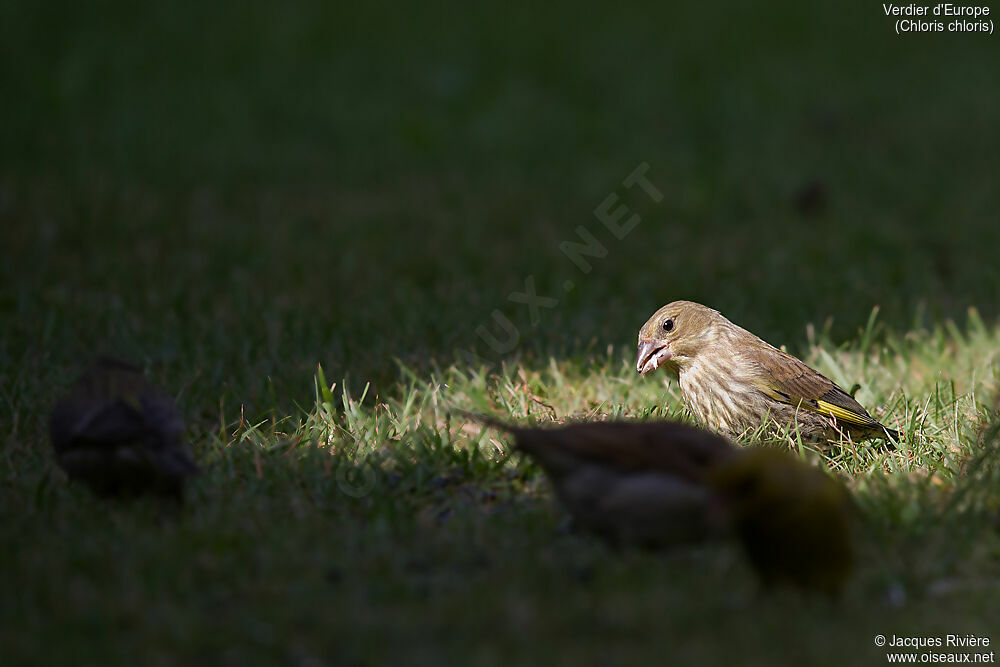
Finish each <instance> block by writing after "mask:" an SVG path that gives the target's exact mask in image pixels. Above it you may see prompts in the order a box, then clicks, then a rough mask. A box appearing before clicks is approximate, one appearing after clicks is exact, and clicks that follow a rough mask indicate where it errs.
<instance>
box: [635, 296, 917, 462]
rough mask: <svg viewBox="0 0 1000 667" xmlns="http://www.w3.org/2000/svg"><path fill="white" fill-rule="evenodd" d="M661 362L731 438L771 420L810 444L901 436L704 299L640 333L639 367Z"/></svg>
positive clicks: (672, 308) (665, 312)
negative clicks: (843, 439)
mask: <svg viewBox="0 0 1000 667" xmlns="http://www.w3.org/2000/svg"><path fill="white" fill-rule="evenodd" d="M660 367H662V368H664V369H666V370H667V371H668V372H669V373H670V374H671V375H672V376H673V377H675V378H677V379H678V380H679V383H680V388H681V397H682V398H683V399H684V404H685V405H686V406H687V407H688V408H689V409H690V410H691V412H693V413H694V415H695V417H697V419H698V420H699V421H700V422H701V423H702V424H704V425H705V426H707V427H709V428H711V429H713V430H715V431H718V432H719V433H722V434H724V435H727V436H730V437H739V436H741V435H744V434H745V433H747V432H750V431H753V430H755V429H757V428H759V427H760V426H761V424H764V423H766V422H767V421H768V420H769V419H770V420H773V423H775V424H779V425H782V426H788V427H792V428H795V429H797V430H798V433H799V434H800V435H801V436H802V438H803V439H805V440H808V441H818V440H824V439H825V440H830V441H836V440H839V439H840V438H842V437H844V436H847V437H849V438H851V439H854V440H864V439H867V438H883V439H888V440H889V445H890V447H891V446H892V441H894V440H898V439H899V433H898V432H896V431H894V430H893V429H890V428H887V427H886V426H883V425H882V424H880V423H879V422H878V421H877V420H876V419H874V418H873V417H872V416H871V415H870V414H868V411H867V410H865V409H864V407H862V406H861V404H860V403H858V402H857V401H856V400H854V398H853V397H852V396H851V395H850V394H849V393H847V392H846V391H844V390H843V389H841V388H840V387H838V386H837V385H836V384H834V383H833V382H832V381H831V380H829V379H828V378H827V377H825V376H824V375H822V374H821V373H819V372H818V371H816V370H814V369H812V368H810V367H809V366H807V365H806V364H804V363H803V362H802V361H800V360H799V359H796V358H795V357H793V356H792V355H790V354H787V353H785V352H782V351H781V350H779V349H777V348H776V347H774V346H772V345H769V344H768V343H766V342H764V341H763V340H761V339H760V338H758V337H757V336H755V335H753V334H752V333H750V332H749V331H747V330H746V329H742V328H740V327H738V326H736V325H735V324H733V323H732V322H730V321H729V320H728V319H726V318H725V317H723V316H722V314H720V313H719V312H718V311H717V310H713V309H711V308H708V307H706V306H703V305H701V304H698V303H693V302H691V301H674V302H673V303H669V304H667V305H666V306H663V307H662V308H660V309H659V310H658V311H656V312H655V313H654V314H653V316H652V317H650V318H649V320H648V321H647V322H646V324H644V325H643V327H642V329H640V330H639V351H638V359H637V362H636V370H637V371H638V372H639V373H640V374H642V375H646V374H647V373H651V372H653V371H655V370H656V369H657V368H660Z"/></svg>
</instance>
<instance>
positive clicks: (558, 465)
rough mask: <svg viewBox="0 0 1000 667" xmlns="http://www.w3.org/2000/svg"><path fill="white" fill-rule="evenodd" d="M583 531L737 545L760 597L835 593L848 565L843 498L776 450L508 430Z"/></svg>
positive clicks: (689, 435)
mask: <svg viewBox="0 0 1000 667" xmlns="http://www.w3.org/2000/svg"><path fill="white" fill-rule="evenodd" d="M470 416H471V417H472V418H473V419H476V420H478V421H482V422H485V423H486V424H489V425H491V426H494V427H496V428H499V429H502V430H504V431H507V432H510V433H512V434H513V435H514V437H515V438H516V447H517V449H518V450H520V451H522V452H524V453H525V454H527V455H528V456H530V457H531V458H532V459H534V460H535V461H536V462H537V463H538V464H539V465H540V466H541V467H542V469H543V470H544V471H545V472H546V474H547V475H548V477H549V479H550V480H551V481H552V485H553V487H554V488H555V491H556V495H557V496H558V498H559V500H560V501H561V502H562V504H563V505H564V506H565V508H566V509H567V511H569V513H570V514H571V515H572V516H573V518H574V520H576V521H577V522H578V523H579V524H580V525H581V526H583V527H585V528H587V529H589V530H591V531H593V532H595V533H597V534H598V535H600V536H601V537H603V538H605V539H606V540H608V541H609V542H611V543H613V544H633V545H639V546H644V547H661V548H665V547H673V546H679V545H682V544H690V543H698V542H704V541H707V540H712V539H716V538H722V537H727V536H730V535H733V536H735V537H736V538H737V539H738V540H739V541H740V542H741V543H742V544H743V546H744V549H745V551H746V553H747V557H748V559H749V561H750V564H751V565H752V566H753V567H754V569H755V570H756V571H757V572H758V574H759V575H760V577H761V580H762V582H763V583H764V584H765V585H767V586H772V585H779V584H793V585H797V586H800V587H802V588H806V589H813V590H821V591H826V592H830V593H835V592H836V591H838V590H839V589H840V588H841V587H842V585H843V583H844V581H846V579H847V576H848V574H849V573H850V571H851V567H852V564H853V547H852V536H851V532H850V521H851V516H852V513H853V507H854V506H853V502H852V500H851V496H850V494H849V493H848V491H847V490H846V489H845V488H844V487H843V486H842V485H841V484H840V483H839V482H837V481H836V480H834V479H832V478H831V477H829V476H828V475H826V474H824V473H823V472H822V471H820V470H818V469H816V468H813V467H812V466H810V465H808V464H806V463H804V462H802V461H800V460H798V459H796V458H795V457H794V456H792V455H791V454H789V453H788V452H786V451H780V450H777V449H768V448H745V449H744V448H737V447H734V446H733V445H732V444H730V443H729V441H728V440H726V439H725V438H722V437H720V436H717V435H715V434H712V433H710V432H708V431H704V430H702V429H699V428H695V427H692V426H687V425H684V424H677V423H671V422H598V423H580V424H571V425H568V426H561V427H553V428H523V427H517V426H510V425H508V424H504V423H502V422H499V421H496V420H494V419H491V418H488V417H479V416H475V415H470Z"/></svg>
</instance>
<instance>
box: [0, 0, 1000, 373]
mask: <svg viewBox="0 0 1000 667" xmlns="http://www.w3.org/2000/svg"><path fill="white" fill-rule="evenodd" d="M0 12H2V15H0V25H2V28H0V29H2V31H3V33H2V40H0V43H2V47H0V48H2V49H3V57H2V59H0V63H2V64H0V67H2V68H3V69H2V70H0V82H2V83H0V85H2V86H3V88H2V90H0V96H2V97H3V99H5V100H6V103H4V104H3V105H2V107H0V150H2V152H0V156H2V158H0V159H2V163H0V174H2V181H0V184H2V190H0V194H2V196H0V215H2V216H3V219H4V224H3V231H2V232H0V234H2V243H3V247H4V249H5V251H4V254H5V261H4V262H3V268H2V269H0V271H2V273H0V278H2V292H0V295H2V301H0V303H2V310H0V316H2V318H3V322H4V329H5V331H6V333H5V336H4V348H5V352H6V357H7V360H16V361H17V362H18V363H17V366H20V367H23V366H24V364H25V362H28V363H36V362H37V363H40V364H42V365H41V366H40V368H44V367H45V366H46V364H47V362H46V360H51V361H53V362H56V361H58V362H60V363H63V362H65V361H66V360H68V359H72V358H75V357H76V356H77V355H79V354H82V353H85V352H87V351H89V350H91V349H93V348H95V347H103V346H109V347H110V348H111V349H115V350H125V351H129V352H132V353H133V354H136V355H140V356H143V357H146V358H151V359H164V360H172V359H175V358H181V359H185V360H189V362H190V363H192V365H194V366H196V367H197V368H199V369H201V371H202V372H203V373H205V374H207V376H206V377H203V381H204V380H209V379H210V380H211V382H212V384H214V385H218V384H219V383H220V382H226V381H228V380H229V379H233V382H235V383H236V384H237V385H238V386H241V387H244V388H245V385H247V384H250V383H253V382H259V381H260V378H262V377H265V376H268V375H270V376H273V377H275V378H278V379H280V380H287V381H289V382H291V383H292V384H293V386H298V385H301V386H302V387H303V390H304V391H308V390H309V381H308V378H309V377H310V375H311V371H312V370H313V369H314V367H315V364H316V363H317V362H322V363H324V365H325V366H326V368H327V371H328V375H329V376H331V377H339V376H340V375H342V374H344V373H350V374H351V375H352V376H354V377H355V378H359V379H362V378H364V379H367V378H378V377H382V378H386V377H392V376H393V374H394V372H395V367H394V363H393V361H392V359H393V357H399V358H401V359H404V360H406V361H407V363H420V362H421V361H426V360H428V359H438V360H443V361H445V362H448V361H451V360H452V358H453V356H452V353H453V350H454V349H455V348H456V347H468V346H471V345H474V344H476V343H477V340H478V338H477V336H476V334H475V327H476V326H478V325H479V324H482V323H484V322H485V323H487V324H488V323H489V321H490V320H489V316H490V313H491V312H492V310H493V309H494V308H500V309H501V310H503V311H504V312H506V313H508V314H509V315H510V316H511V317H512V318H513V319H514V321H515V322H516V323H518V324H519V326H520V327H521V328H522V329H524V331H523V332H522V333H523V334H524V335H523V337H522V345H520V346H519V351H521V352H527V353H531V352H541V353H546V354H547V353H556V354H562V353H567V352H569V351H572V350H574V349H578V346H579V345H581V344H582V345H586V344H587V343H589V342H591V341H596V342H597V343H598V344H599V346H600V347H601V348H603V346H604V345H606V344H608V343H612V344H614V345H616V346H629V345H630V344H631V343H632V340H633V338H634V336H635V332H636V331H637V329H638V327H639V326H640V325H641V324H642V323H643V321H645V319H646V317H647V316H648V315H649V314H650V313H651V312H652V311H653V310H655V308H656V307H658V306H659V305H661V304H662V303H665V302H667V301H669V300H673V299H675V298H691V299H695V300H700V301H703V302H706V303H709V304H711V305H713V306H715V307H717V308H720V309H721V310H723V312H725V313H727V314H728V315H730V317H731V318H732V319H734V320H736V321H737V322H740V323H741V324H743V325H744V326H746V327H748V328H750V329H751V330H754V331H756V332H758V333H760V334H761V335H763V336H765V337H767V338H771V339H772V340H775V342H777V343H783V342H787V343H790V344H793V343H795V342H797V341H801V340H802V339H804V335H805V334H804V327H805V324H806V323H807V322H815V323H816V324H817V325H822V323H823V322H824V321H825V320H826V318H828V317H831V316H832V317H833V318H834V321H833V327H834V329H833V332H834V335H835V339H843V338H844V337H847V336H851V335H854V334H855V333H856V332H857V329H858V328H859V327H860V326H862V325H863V323H864V321H865V320H866V319H867V316H868V314H869V312H870V310H871V309H872V307H873V306H876V305H878V306H880V307H881V308H882V312H881V318H882V320H883V321H884V322H887V323H889V324H891V325H892V326H893V327H895V328H901V329H905V328H909V327H910V326H911V325H913V324H914V322H920V321H924V322H926V321H927V319H928V318H943V317H946V316H961V314H962V313H963V311H964V310H965V308H966V307H967V306H969V305H973V304H974V305H976V306H978V307H979V308H980V309H981V311H983V312H984V315H985V316H986V317H987V319H989V318H991V317H992V316H994V315H995V314H996V302H997V300H996V295H997V293H998V283H1000V274H998V269H997V263H996V261H995V255H996V251H997V248H998V247H1000V245H998V241H1000V225H997V224H996V223H997V219H996V211H997V210H998V206H997V203H998V202H997V198H998V196H1000V195H998V189H997V187H996V183H997V173H998V171H997V154H998V148H1000V133H998V132H997V131H996V122H997V119H998V118H1000V80H998V78H997V76H996V65H997V62H998V55H1000V51H998V46H997V41H996V40H995V39H992V38H991V37H990V36H989V35H981V34H966V35H936V34H935V35H931V34H913V35H908V36H903V37H899V36H897V35H896V34H895V33H894V31H893V27H892V22H891V21H890V20H889V19H888V18H886V17H885V15H884V12H883V10H882V8H881V6H878V5H875V6H873V5H871V4H870V3H844V4H839V5H836V6H834V5H821V4H812V3H769V4H766V5H762V4H761V3H756V2H733V3H727V4H723V5H719V6H715V7H712V8H701V7H694V6H690V7H688V6H684V7H666V6H660V5H659V4H656V3H649V4H648V5H645V6H643V5H640V4H629V5H627V6H616V5H613V4H610V3H608V4H603V3H592V4H584V5H577V4H564V3H555V4H552V5H549V6H546V7H544V8H531V9H527V8H517V7H510V6H507V5H503V4H492V5H490V4H487V5H481V6H480V7H479V8H477V9H473V8H468V7H464V6H461V5H451V4H448V3H433V2H432V3H421V6H419V7H417V6H411V7H400V6H398V5H395V4H389V3H385V4H382V3H361V4H354V5H344V4H342V3H321V2H312V3H310V2H299V3H291V4H288V5H281V6H278V5H276V4H273V3H264V2H248V3H242V4H239V5H235V4H234V5H229V4H225V3H223V4H218V5H215V4H212V5H202V4H195V3H191V4H187V3H182V4H175V3H160V4H156V5H141V4H135V3H124V2H100V3H96V4H91V5H79V4H74V3H49V4H46V5H45V6H42V5H38V4H37V3H24V2H14V3H5V5H4V7H3V8H2V9H0ZM643 162H646V163H648V164H649V165H650V169H649V172H648V174H647V176H648V178H649V179H650V180H651V181H652V182H653V183H654V184H656V186H657V187H658V188H659V189H660V190H661V191H662V192H663V194H664V199H663V201H662V202H661V203H659V204H654V203H653V202H651V201H650V200H649V199H648V198H645V197H643V196H641V193H640V192H638V191H637V190H632V191H629V190H626V189H624V188H623V187H622V186H621V185H620V183H621V181H622V179H623V178H625V177H626V176H627V175H628V174H629V173H630V172H631V171H632V170H633V169H634V168H635V167H636V166H637V165H639V164H641V163H643ZM810 188H813V189H817V188H818V189H819V190H820V191H821V194H820V196H819V200H820V201H819V202H818V204H817V205H816V206H810V205H809V203H808V202H807V203H806V205H805V206H798V205H797V197H800V196H802V193H803V191H808V190H809V189H810ZM612 193H617V194H618V195H619V196H620V197H621V202H622V203H625V204H627V205H629V206H630V207H631V208H632V209H634V211H636V212H638V213H640V215H641V216H642V223H641V224H640V226H639V227H638V228H637V229H636V230H635V231H634V232H633V233H632V234H630V235H629V236H628V237H627V238H626V239H625V240H624V241H621V242H617V241H614V240H613V239H612V238H611V236H610V235H609V234H608V232H607V231H606V230H603V228H602V227H600V224H599V223H598V222H597V220H596V219H595V217H594V215H593V211H594V209H595V208H596V207H597V206H598V205H599V204H600V203H601V202H602V201H603V200H604V199H605V197H607V196H608V195H609V194H612ZM805 196H806V197H807V198H808V194H806V195H805ZM800 209H805V213H803V210H800ZM580 225H583V226H586V227H587V228H588V229H590V230H591V231H592V232H593V233H594V234H595V236H598V237H599V238H600V240H602V241H604V242H607V246H608V256H607V257H606V258H605V259H604V260H600V261H595V263H594V264H595V270H594V272H593V273H592V274H590V275H588V276H585V277H584V276H581V275H577V273H578V271H577V269H576V267H575V266H574V265H573V264H572V263H571V262H569V261H568V260H567V258H566V257H565V255H563V254H562V253H561V252H560V251H559V243H560V242H563V241H567V240H574V239H575V238H576V236H575V231H574V230H575V229H576V227H578V226H580ZM527 276H535V279H536V285H537V289H538V292H539V293H540V294H542V295H550V296H551V295H554V296H557V297H559V298H560V304H559V306H558V307H556V308H553V309H546V310H543V311H542V314H543V321H542V323H541V324H540V326H538V327H536V328H533V329H532V328H531V327H530V323H529V321H528V319H527V315H528V312H527V309H526V308H525V307H524V306H523V305H518V304H514V303H510V302H508V300H507V295H508V294H509V293H511V292H513V291H523V287H524V279H525V278H526V277H527ZM566 279H573V280H574V281H575V282H576V283H577V285H578V287H577V289H575V290H574V291H573V293H572V294H570V295H568V296H565V295H564V292H563V290H562V284H563V281H564V280H566ZM109 341H110V342H109ZM17 372H18V371H17V370H15V369H10V370H8V371H7V373H8V374H9V373H14V374H16V373H17ZM236 378H238V380H236ZM289 390H291V391H294V389H293V388H292V387H289Z"/></svg>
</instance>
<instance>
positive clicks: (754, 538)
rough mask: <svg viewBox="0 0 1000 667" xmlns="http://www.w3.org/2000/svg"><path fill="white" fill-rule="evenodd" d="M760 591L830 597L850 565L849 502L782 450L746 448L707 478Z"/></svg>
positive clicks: (842, 491)
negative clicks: (786, 589) (792, 589)
mask: <svg viewBox="0 0 1000 667" xmlns="http://www.w3.org/2000/svg"><path fill="white" fill-rule="evenodd" d="M708 484H709V485H710V486H711V487H712V488H713V489H714V490H715V491H716V492H717V493H719V494H720V496H721V497H722V499H723V500H724V504H725V507H726V509H727V511H728V513H729V521H730V524H731V526H732V529H733V530H734V531H735V532H736V534H737V536H738V538H739V540H740V542H741V543H742V545H743V548H744V550H745V551H746V554H747V558H748V560H749V561H750V564H751V565H752V566H753V568H754V569H755V570H756V571H757V573H758V574H759V575H760V578H761V580H762V581H763V583H764V585H765V586H777V585H781V584H791V585H794V586H798V587H800V588H803V589H809V590H819V591H822V592H824V593H827V594H829V595H836V594H838V593H839V592H840V591H841V589H842V588H843V586H844V584H845V583H846V581H847V579H848V577H849V575H850V573H851V570H852V568H853V566H854V546H853V535H852V521H853V518H854V516H855V514H856V512H857V507H856V505H855V504H854V499H853V498H852V497H851V494H850V492H849V491H848V490H847V488H846V487H845V486H844V485H843V484H841V483H840V482H839V481H838V480H836V479H834V478H833V477H831V476H830V475H828V474H826V473H825V472H823V471H822V470H819V469H818V468H814V467H813V466H811V465H809V464H807V463H805V462H803V461H801V460H799V459H797V458H795V457H794V456H792V455H791V454H789V453H788V452H786V451H781V450H778V449H774V448H769V447H748V448H744V449H741V450H740V454H739V456H736V457H733V458H732V459H730V460H726V461H722V462H720V464H719V465H717V466H714V467H713V468H712V470H711V471H710V472H709V474H708Z"/></svg>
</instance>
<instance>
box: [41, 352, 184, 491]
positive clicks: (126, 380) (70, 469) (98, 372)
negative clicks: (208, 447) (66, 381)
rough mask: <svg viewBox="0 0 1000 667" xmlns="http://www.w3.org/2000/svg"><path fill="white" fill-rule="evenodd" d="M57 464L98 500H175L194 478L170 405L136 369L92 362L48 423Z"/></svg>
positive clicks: (177, 419)
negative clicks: (186, 481)
mask: <svg viewBox="0 0 1000 667" xmlns="http://www.w3.org/2000/svg"><path fill="white" fill-rule="evenodd" d="M49 431H50V434H51V437H52V445H53V447H54V449H55V454H56V460H57V461H58V463H59V465H60V466H61V467H62V468H63V469H64V470H65V471H66V473H67V474H68V475H69V477H70V479H74V480H79V481H81V482H83V483H85V484H87V485H88V486H89V487H90V488H91V490H93V491H94V492H95V493H96V494H98V495H101V496H133V495H138V494H142V493H151V494H156V495H164V496H171V497H175V498H178V499H179V498H180V496H181V493H182V489H183V483H184V479H185V478H186V477H187V476H188V475H191V474H192V473H195V472H197V466H196V465H195V463H194V461H193V459H192V458H191V453H190V451H189V450H188V448H187V447H186V445H185V444H184V443H183V442H182V439H181V438H182V435H183V432H184V420H183V418H182V417H181V414H180V412H178V410H177V406H176V405H175V404H174V401H173V399H172V398H171V397H170V396H169V395H167V394H165V393H164V392H162V391H160V390H159V389H157V388H156V387H154V386H152V385H151V384H150V383H149V382H148V381H147V380H146V378H145V377H144V376H143V374H142V371H140V370H139V369H138V368H136V367H135V366H132V365H131V364H127V363H125V362H122V361H118V360H116V359H110V358H100V359H98V360H97V361H95V362H94V363H93V364H92V365H91V366H90V367H89V368H88V369H87V370H86V371H85V372H84V373H83V375H82V376H81V377H80V378H79V379H78V380H77V381H76V383H75V384H74V385H73V387H72V389H71V390H70V392H69V393H68V394H67V395H66V396H65V397H63V398H62V399H60V400H59V401H58V402H57V403H56V405H55V407H54V408H53V411H52V418H51V420H50V423H49Z"/></svg>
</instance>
